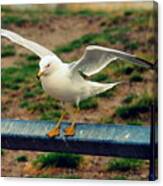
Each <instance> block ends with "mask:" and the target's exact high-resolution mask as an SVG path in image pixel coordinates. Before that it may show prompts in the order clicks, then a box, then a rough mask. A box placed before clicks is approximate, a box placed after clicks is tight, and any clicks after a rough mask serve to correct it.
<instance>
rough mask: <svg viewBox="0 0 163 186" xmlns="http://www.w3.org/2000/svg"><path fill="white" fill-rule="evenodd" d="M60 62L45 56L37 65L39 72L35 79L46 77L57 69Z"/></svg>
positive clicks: (52, 57)
mask: <svg viewBox="0 0 163 186" xmlns="http://www.w3.org/2000/svg"><path fill="white" fill-rule="evenodd" d="M59 64H60V61H58V59H57V58H55V56H46V57H44V58H42V59H41V61H40V63H39V67H40V70H39V72H38V74H37V78H38V79H40V78H41V77H44V76H48V75H50V74H51V73H53V72H54V71H56V70H57V69H58V68H59Z"/></svg>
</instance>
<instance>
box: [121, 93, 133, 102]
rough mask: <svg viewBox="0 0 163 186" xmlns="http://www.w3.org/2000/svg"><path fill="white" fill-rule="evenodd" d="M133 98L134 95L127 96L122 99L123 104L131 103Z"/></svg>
mask: <svg viewBox="0 0 163 186" xmlns="http://www.w3.org/2000/svg"><path fill="white" fill-rule="evenodd" d="M135 97H136V95H135V94H129V95H128V96H126V97H124V99H123V103H131V102H132V101H133V99H134V98H135Z"/></svg>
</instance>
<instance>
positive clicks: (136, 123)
mask: <svg viewBox="0 0 163 186" xmlns="http://www.w3.org/2000/svg"><path fill="white" fill-rule="evenodd" d="M127 124H128V125H137V126H141V125H143V123H142V122H140V121H128V122H127Z"/></svg>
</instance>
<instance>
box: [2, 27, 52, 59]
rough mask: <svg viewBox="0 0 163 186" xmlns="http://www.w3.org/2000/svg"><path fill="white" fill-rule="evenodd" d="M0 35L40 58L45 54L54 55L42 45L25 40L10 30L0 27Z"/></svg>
mask: <svg viewBox="0 0 163 186" xmlns="http://www.w3.org/2000/svg"><path fill="white" fill-rule="evenodd" d="M1 35H2V36H4V37H6V38H8V39H10V40H11V41H13V42H14V43H17V44H19V45H21V46H23V47H25V48H27V49H29V50H31V51H32V52H34V53H35V54H37V55H38V56H39V57H40V58H42V57H45V56H47V55H53V56H54V55H55V54H54V53H53V52H51V51H50V50H48V49H46V48H45V47H43V46H41V45H39V44H37V43H35V42H33V41H30V40H27V39H25V38H23V37H22V36H20V35H18V34H16V33H14V32H12V31H9V30H5V29H1Z"/></svg>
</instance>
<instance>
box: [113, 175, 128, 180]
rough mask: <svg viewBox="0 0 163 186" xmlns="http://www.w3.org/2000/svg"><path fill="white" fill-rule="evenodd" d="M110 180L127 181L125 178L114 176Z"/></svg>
mask: <svg viewBox="0 0 163 186" xmlns="http://www.w3.org/2000/svg"><path fill="white" fill-rule="evenodd" d="M111 180H127V177H126V176H114V177H112V178H111Z"/></svg>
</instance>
